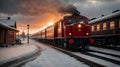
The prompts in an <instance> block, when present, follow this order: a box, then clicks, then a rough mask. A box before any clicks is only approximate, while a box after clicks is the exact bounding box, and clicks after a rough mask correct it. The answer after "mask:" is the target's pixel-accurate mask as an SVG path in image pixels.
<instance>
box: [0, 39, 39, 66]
mask: <svg viewBox="0 0 120 67" xmlns="http://www.w3.org/2000/svg"><path fill="white" fill-rule="evenodd" d="M22 43H23V44H22V45H14V46H10V47H7V48H0V65H2V64H4V63H7V62H10V61H14V60H16V59H20V58H22V57H27V56H30V55H33V54H35V53H36V52H37V51H38V48H37V47H36V46H35V45H34V44H33V43H31V42H30V43H29V44H27V42H26V41H24V42H22Z"/></svg>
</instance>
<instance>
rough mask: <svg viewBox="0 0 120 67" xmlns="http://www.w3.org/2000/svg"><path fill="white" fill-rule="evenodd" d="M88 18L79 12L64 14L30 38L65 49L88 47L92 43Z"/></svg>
mask: <svg viewBox="0 0 120 67" xmlns="http://www.w3.org/2000/svg"><path fill="white" fill-rule="evenodd" d="M88 21H89V19H88V18H87V17H85V16H83V15H80V14H72V15H69V16H64V17H63V18H62V19H60V20H59V21H57V22H55V23H54V24H53V25H50V26H48V27H46V28H45V29H43V30H41V31H39V32H37V33H35V34H34V35H33V36H32V38H33V39H36V40H38V41H40V42H44V43H49V44H54V45H55V46H60V47H63V48H65V49H68V50H71V49H81V50H87V49H89V45H90V43H92V39H90V36H91V27H90V25H89V24H88Z"/></svg>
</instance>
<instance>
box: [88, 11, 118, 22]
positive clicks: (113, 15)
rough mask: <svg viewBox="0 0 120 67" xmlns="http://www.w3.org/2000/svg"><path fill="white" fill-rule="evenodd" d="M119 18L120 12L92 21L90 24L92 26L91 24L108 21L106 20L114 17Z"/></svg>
mask: <svg viewBox="0 0 120 67" xmlns="http://www.w3.org/2000/svg"><path fill="white" fill-rule="evenodd" d="M117 16H120V11H118V12H115V13H112V14H109V15H106V16H103V17H100V18H97V19H95V20H91V21H90V22H89V23H90V24H91V23H95V22H99V21H102V20H106V19H109V18H113V17H117Z"/></svg>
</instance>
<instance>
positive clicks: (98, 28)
mask: <svg viewBox="0 0 120 67" xmlns="http://www.w3.org/2000/svg"><path fill="white" fill-rule="evenodd" d="M90 25H91V35H92V38H94V44H93V45H99V46H120V11H118V12H114V13H112V14H110V15H106V16H102V17H100V18H97V19H94V20H91V21H90Z"/></svg>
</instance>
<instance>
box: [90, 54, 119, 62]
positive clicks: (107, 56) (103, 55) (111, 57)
mask: <svg viewBox="0 0 120 67" xmlns="http://www.w3.org/2000/svg"><path fill="white" fill-rule="evenodd" d="M89 53H91V54H95V55H98V56H102V57H106V58H110V59H113V60H117V61H120V58H117V57H113V56H110V55H105V54H100V53H94V52H89Z"/></svg>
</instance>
